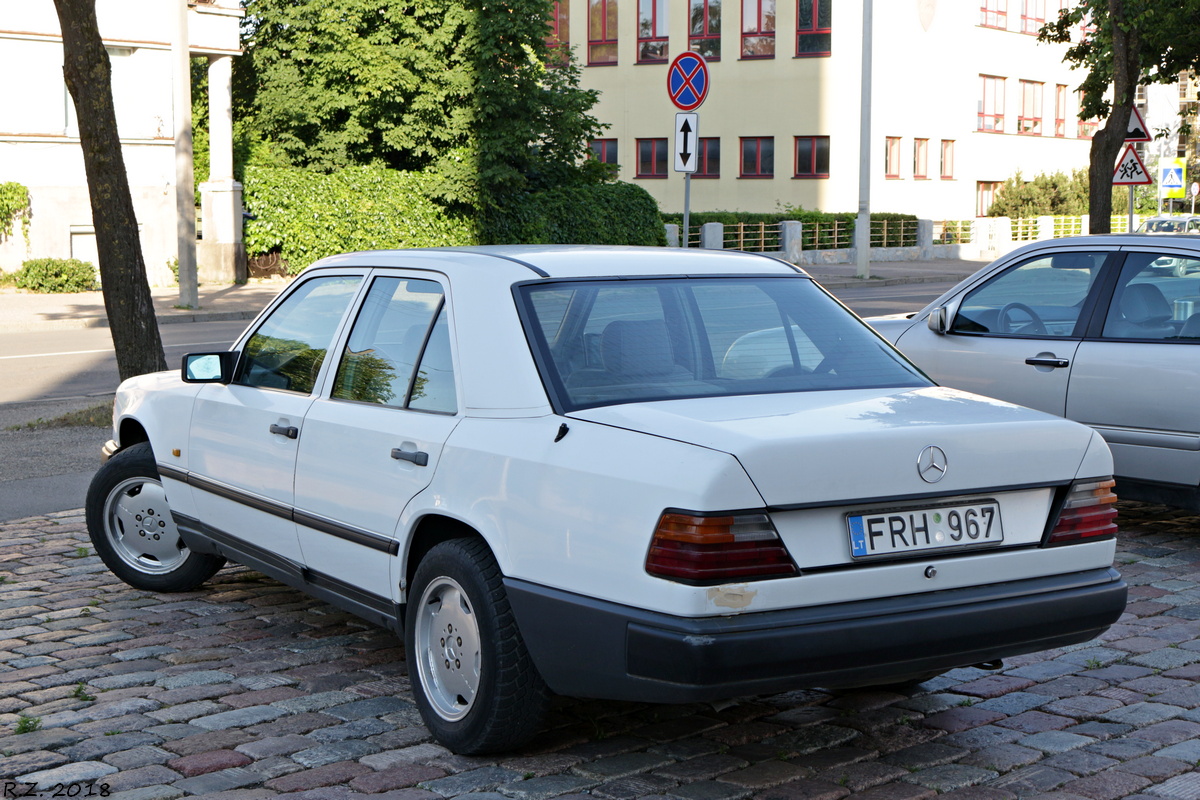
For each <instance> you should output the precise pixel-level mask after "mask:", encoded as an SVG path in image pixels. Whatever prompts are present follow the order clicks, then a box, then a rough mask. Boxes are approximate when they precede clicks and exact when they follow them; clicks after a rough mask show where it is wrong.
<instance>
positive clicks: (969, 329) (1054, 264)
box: [950, 252, 1107, 338]
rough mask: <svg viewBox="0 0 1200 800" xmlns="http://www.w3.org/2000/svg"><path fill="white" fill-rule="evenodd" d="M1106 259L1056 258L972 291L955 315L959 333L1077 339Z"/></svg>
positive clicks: (1095, 255)
mask: <svg viewBox="0 0 1200 800" xmlns="http://www.w3.org/2000/svg"><path fill="white" fill-rule="evenodd" d="M1106 257H1107V254H1106V253H1075V252H1073V253H1055V254H1054V255H1049V256H1041V257H1039V258H1035V259H1032V260H1030V261H1026V262H1025V263H1023V264H1020V265H1018V266H1017V267H1014V268H1012V269H1008V270H1005V271H1004V272H1003V273H1001V274H1000V275H998V276H996V277H995V278H992V279H991V280H990V281H988V282H987V283H985V284H983V285H982V286H980V287H979V288H977V289H975V290H973V291H971V292H970V293H969V294H968V295H967V296H966V297H965V298H964V299H963V302H962V305H961V306H959V309H958V312H957V313H956V314H955V315H954V322H953V324H952V325H951V328H950V330H951V331H952V332H954V333H971V334H985V335H987V334H991V335H1018V336H1037V337H1039V338H1045V337H1048V338H1055V337H1066V336H1073V335H1074V334H1075V325H1076V323H1077V322H1078V321H1079V314H1080V312H1081V311H1082V309H1083V304H1084V301H1085V300H1086V299H1087V296H1088V292H1089V291H1090V290H1091V288H1092V285H1093V284H1094V283H1095V281H1096V278H1097V276H1098V275H1099V274H1100V268H1101V267H1102V266H1103V265H1104V260H1105V258H1106Z"/></svg>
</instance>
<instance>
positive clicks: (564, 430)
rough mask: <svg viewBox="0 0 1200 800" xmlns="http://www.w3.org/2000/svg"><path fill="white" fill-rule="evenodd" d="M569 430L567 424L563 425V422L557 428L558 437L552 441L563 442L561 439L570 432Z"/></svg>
mask: <svg viewBox="0 0 1200 800" xmlns="http://www.w3.org/2000/svg"><path fill="white" fill-rule="evenodd" d="M570 430H571V429H570V428H568V427H567V423H565V422H564V423H563V424H562V425H559V426H558V435H557V436H555V437H554V441H556V442H561V441H562V440H563V437H564V436H566V435H567V433H569V432H570Z"/></svg>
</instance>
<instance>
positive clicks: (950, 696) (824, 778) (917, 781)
mask: <svg viewBox="0 0 1200 800" xmlns="http://www.w3.org/2000/svg"><path fill="white" fill-rule="evenodd" d="M1121 523H1122V533H1121V541H1120V548H1119V552H1118V566H1119V568H1120V569H1121V570H1122V572H1123V573H1124V575H1125V577H1126V579H1127V580H1128V582H1129V583H1130V586H1131V589H1132V592H1131V597H1130V604H1129V608H1128V613H1126V614H1125V616H1124V617H1123V618H1122V619H1121V621H1120V623H1119V624H1117V625H1116V626H1114V627H1113V629H1112V630H1111V631H1110V632H1109V633H1108V634H1106V635H1105V636H1104V637H1103V638H1102V639H1101V640H1099V641H1097V642H1093V643H1089V644H1087V645H1081V646H1078V647H1075V648H1068V649H1064V650H1054V651H1047V652H1043V653H1038V654H1035V655H1031V656H1026V657H1022V658H1018V659H1013V660H1011V661H1010V662H1008V663H1007V664H1006V666H1005V668H1004V669H1003V670H1002V671H1000V672H991V673H989V672H984V671H983V670H980V669H974V668H970V669H960V670H955V671H954V672H951V673H948V674H947V675H944V676H942V677H940V678H936V679H934V680H931V681H928V682H926V683H924V684H921V685H920V686H919V687H915V688H912V689H908V690H905V691H884V690H858V691H849V692H842V693H834V692H826V691H817V690H814V691H799V692H791V693H787V694H782V695H776V696H772V697H760V698H751V699H744V700H741V701H740V702H735V703H729V704H723V705H720V706H715V707H714V706H712V705H700V704H697V705H687V706H654V705H647V704H634V703H614V702H594V701H576V700H567V699H563V700H562V701H561V702H559V704H558V705H557V706H556V709H555V713H554V718H553V721H552V724H551V727H550V728H549V729H548V730H547V731H546V732H545V733H544V734H543V735H542V736H541V737H540V738H539V739H538V740H536V741H535V743H534V744H533V745H532V746H531V747H530V748H528V749H527V750H525V751H524V752H521V753H516V754H511V755H505V756H498V757H490V758H466V757H461V756H456V755H453V754H451V753H449V752H448V751H446V750H445V749H443V748H442V747H440V746H438V745H436V744H433V743H432V741H431V739H430V737H429V734H428V733H427V732H426V730H425V729H424V727H422V725H421V723H420V718H419V716H418V714H417V713H416V709H415V708H414V706H413V704H412V699H411V692H410V688H409V683H408V678H407V676H406V673H405V669H404V665H403V652H402V647H401V645H400V643H399V642H397V640H396V639H395V637H393V636H392V635H391V634H390V633H388V632H386V631H383V630H381V629H378V628H374V627H372V626H370V625H368V624H366V623H363V622H360V621H359V620H357V619H356V618H354V617H352V616H349V615H346V614H344V613H342V612H340V611H337V610H335V609H333V608H332V607H330V606H328V605H325V604H323V603H320V602H317V601H315V600H312V599H309V598H308V597H306V596H304V595H302V594H300V593H298V592H296V591H294V590H292V589H290V588H288V587H286V586H283V585H281V584H279V583H276V582H274V581H272V580H269V579H266V578H264V577H262V576H261V575H259V574H258V573H255V572H252V571H249V570H246V569H243V568H227V569H225V570H223V571H222V572H221V573H219V574H218V575H217V576H216V578H214V579H213V580H212V581H210V582H209V583H208V584H206V585H205V586H204V587H203V588H202V590H200V591H196V592H192V593H189V594H184V595H154V594H151V593H147V592H141V591H137V590H134V589H131V588H129V587H127V586H126V585H125V584H123V583H120V582H119V581H117V580H116V579H115V578H114V577H113V576H112V575H110V574H109V573H108V572H107V570H106V569H105V568H104V566H103V565H102V564H101V563H100V561H99V559H98V558H96V556H95V555H94V554H93V552H92V549H91V546H90V543H89V542H88V540H87V536H86V533H85V531H84V526H83V520H82V516H81V514H80V513H79V512H68V513H65V514H58V515H51V516H47V517H35V518H30V519H26V520H20V521H16V522H10V523H4V524H0V581H2V582H0V754H2V756H0V795H3V794H4V790H5V787H6V781H7V782H8V784H7V790H8V795H5V796H11V795H13V794H15V793H17V792H18V791H20V792H23V791H26V788H25V787H23V786H17V785H15V784H14V783H12V782H13V781H22V782H31V783H36V784H37V785H38V786H39V787H40V789H41V791H42V796H51V790H52V789H53V788H54V786H55V785H56V784H61V785H62V788H60V790H59V795H58V796H63V797H77V796H78V797H87V796H92V797H99V796H108V797H112V798H124V799H126V800H129V799H131V798H137V799H138V800H158V799H159V798H176V797H186V796H193V795H199V796H203V797H207V798H216V799H217V800H257V798H265V797H272V796H275V795H279V794H288V793H290V795H291V797H295V798H322V800H324V799H325V798H329V799H330V800H340V799H341V798H351V797H375V798H381V799H386V800H441V798H452V797H457V796H459V795H463V794H467V793H473V794H472V799H471V800H546V798H551V797H560V796H565V797H568V798H571V800H578V799H579V798H581V797H584V796H590V797H592V798H601V800H632V798H642V797H651V798H654V800H741V798H753V799H754V800H804V799H806V798H820V799H821V800H836V799H837V798H842V797H848V796H852V797H856V798H871V799H872V800H885V799H886V800H891V799H895V800H908V799H910V798H929V797H935V796H941V797H947V798H959V799H960V800H962V799H966V798H979V799H981V800H1002V799H1003V798H1015V797H1056V798H1088V799H1089V800H1103V799H1104V798H1118V797H1143V798H1200V769H1197V763H1198V762H1200V687H1197V685H1196V683H1195V680H1196V678H1197V676H1200V639H1198V637H1197V634H1198V633H1200V517H1195V516H1190V515H1187V514H1184V513H1182V512H1172V511H1170V510H1167V509H1164V508H1160V507H1153V506H1139V505H1134V504H1122V506H1121Z"/></svg>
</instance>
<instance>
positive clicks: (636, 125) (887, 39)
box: [553, 0, 1095, 219]
mask: <svg viewBox="0 0 1200 800" xmlns="http://www.w3.org/2000/svg"><path fill="white" fill-rule="evenodd" d="M1067 2H1070V0H940V2H939V0H874V2H873V20H874V24H873V27H872V30H873V46H872V59H873V69H872V82H871V87H872V95H871V96H872V101H871V134H870V141H871V146H870V167H869V171H870V175H871V208H872V210H873V211H896V212H905V213H911V214H916V215H917V216H919V217H922V218H926V219H965V218H969V217H973V216H976V215H978V214H982V213H983V211H984V210H986V207H987V205H988V204H990V202H991V198H992V197H993V196H994V192H995V189H996V187H997V185H998V184H1000V183H1002V182H1003V181H1004V180H1005V179H1007V178H1009V177H1011V176H1012V175H1014V174H1015V173H1016V172H1018V171H1020V172H1021V173H1022V174H1023V175H1024V176H1025V177H1026V178H1032V177H1034V176H1035V175H1037V174H1039V173H1049V172H1056V171H1060V170H1061V171H1067V172H1069V171H1071V170H1075V169H1079V168H1082V167H1086V166H1087V162H1088V150H1089V146H1090V142H1089V138H1088V137H1089V135H1090V133H1091V131H1092V130H1094V128H1095V124H1094V123H1093V124H1090V125H1087V124H1083V123H1080V122H1079V120H1078V118H1077V113H1078V108H1079V97H1078V92H1077V91H1076V88H1075V87H1076V86H1078V84H1079V83H1080V82H1081V80H1082V77H1083V75H1082V73H1074V72H1072V71H1071V70H1070V69H1069V68H1068V67H1067V65H1065V64H1064V63H1063V62H1062V58H1063V54H1064V52H1065V50H1066V46H1065V45H1050V44H1040V43H1038V41H1037V36H1036V34H1037V31H1038V29H1039V28H1040V27H1041V26H1042V24H1043V23H1044V22H1045V21H1046V20H1047V19H1052V18H1056V17H1057V14H1058V11H1059V9H1060V7H1061V6H1060V3H1064V4H1065V3H1067ZM555 7H556V9H555V11H556V14H555V19H554V25H553V29H554V35H556V36H557V37H558V39H559V40H560V41H565V42H568V43H569V44H570V46H571V47H572V49H573V51H574V52H575V54H576V56H577V58H578V59H579V63H580V64H581V66H582V71H583V85H584V86H585V87H587V88H592V89H598V90H599V91H600V93H601V96H600V102H599V103H598V105H597V106H596V108H595V110H594V113H595V115H596V116H597V118H598V119H599V120H600V121H601V122H604V123H607V124H608V125H609V126H610V127H609V129H608V130H607V131H606V133H605V138H604V139H602V140H598V141H597V142H595V143H594V144H593V150H594V151H595V152H596V154H597V155H598V157H600V158H602V159H603V160H606V161H616V162H617V163H618V164H619V165H620V177H621V179H622V180H627V181H631V182H634V183H637V184H638V185H640V186H643V187H644V188H645V189H646V190H647V191H649V192H650V193H651V194H652V195H653V196H654V197H655V198H656V199H657V200H658V201H659V205H660V207H661V208H662V209H663V211H668V212H678V211H682V210H683V195H684V181H683V175H682V174H681V173H676V172H674V170H673V166H674V164H673V162H674V157H673V152H672V147H673V143H674V115H675V112H676V111H677V109H676V108H675V106H674V105H673V104H672V102H671V99H670V97H669V95H668V91H667V76H668V69H669V66H670V63H671V61H672V60H673V59H674V58H675V57H676V56H678V55H679V54H680V53H683V52H685V51H688V50H692V51H696V52H700V53H702V54H703V55H704V56H705V57H706V60H707V62H708V68H709V74H710V77H711V83H710V88H709V91H708V95H707V98H706V99H705V101H704V103H703V105H702V106H700V108H699V109H698V113H699V115H700V120H699V128H700V130H699V135H700V139H701V142H700V145H701V149H700V157H701V161H700V171H699V172H697V173H696V174H695V175H694V176H693V179H692V188H691V192H692V194H691V208H692V209H693V210H695V211H716V210H742V211H754V212H769V211H775V210H777V209H778V208H779V207H780V206H781V205H783V204H787V205H791V206H803V207H804V208H807V209H819V210H822V211H854V210H855V209H856V208H857V205H858V183H859V180H858V178H859V164H860V157H859V130H860V88H861V86H862V69H861V65H862V46H863V0H741V2H733V0H561V2H558V3H556V4H555Z"/></svg>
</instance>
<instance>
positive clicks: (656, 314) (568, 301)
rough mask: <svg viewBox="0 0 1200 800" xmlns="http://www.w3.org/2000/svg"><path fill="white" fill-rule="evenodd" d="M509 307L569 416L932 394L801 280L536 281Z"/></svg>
mask: <svg viewBox="0 0 1200 800" xmlns="http://www.w3.org/2000/svg"><path fill="white" fill-rule="evenodd" d="M519 297H520V299H521V301H522V306H523V308H522V312H523V315H524V318H525V322H526V326H527V328H528V332H529V334H530V340H531V341H532V342H533V343H534V347H535V349H536V351H537V357H538V366H539V369H540V370H541V371H542V379H543V381H544V382H545V384H546V386H547V388H548V389H549V390H550V392H551V394H552V396H554V397H556V398H557V400H558V405H559V406H560V407H561V408H562V409H563V410H567V411H570V410H576V409H580V408H588V407H592V406H599V405H610V404H615V403H629V402H637V401H647V400H662V399H669V398H682V397H708V396H730V395H746V394H771V393H779V392H808V391H818V390H831V389H867V388H882V387H896V386H928V385H930V383H929V381H928V379H926V378H925V377H924V376H923V375H921V374H920V372H918V371H917V369H916V368H915V367H913V366H912V365H910V364H909V363H908V362H907V361H905V360H904V359H903V357H901V356H900V355H899V354H898V353H896V352H895V351H894V350H893V349H892V348H891V347H890V346H889V345H887V344H886V343H885V342H884V341H883V340H882V339H880V338H879V337H878V336H876V335H875V334H874V332H872V331H871V330H870V329H869V328H867V326H866V325H865V324H864V323H863V322H862V321H860V320H859V319H857V318H856V317H854V316H853V315H852V314H851V313H849V312H848V311H846V310H845V309H844V308H842V307H841V306H840V305H838V303H837V302H835V301H834V300H833V299H832V298H830V297H829V296H828V295H826V294H825V293H824V292H823V291H821V290H820V289H819V288H817V287H816V286H815V285H814V284H813V282H812V281H811V280H809V279H807V278H802V277H795V278H791V277H759V278H724V277H722V278H647V279H638V280H595V281H592V280H589V281H563V282H544V283H543V282H539V283H534V284H525V285H523V286H521V287H520V289H519Z"/></svg>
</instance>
